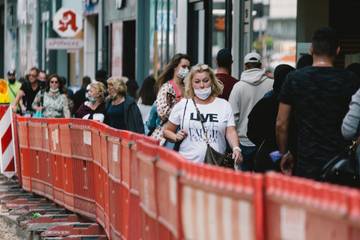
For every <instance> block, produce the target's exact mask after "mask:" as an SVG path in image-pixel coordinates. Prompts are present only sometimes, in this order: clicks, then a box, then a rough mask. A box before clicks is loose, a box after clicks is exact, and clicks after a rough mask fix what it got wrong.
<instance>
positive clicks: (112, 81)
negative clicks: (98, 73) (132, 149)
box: [105, 77, 144, 133]
mask: <svg viewBox="0 0 360 240" xmlns="http://www.w3.org/2000/svg"><path fill="white" fill-rule="evenodd" d="M126 82H127V78H126V77H111V78H109V79H108V80H107V85H108V92H109V96H108V97H107V101H106V106H105V123H106V124H107V125H109V126H111V127H113V128H117V129H122V130H128V131H132V132H137V133H144V124H143V120H142V117H141V112H140V110H139V107H138V106H137V104H136V102H135V100H134V99H133V98H132V97H130V96H128V95H127V94H126V91H127V87H126Z"/></svg>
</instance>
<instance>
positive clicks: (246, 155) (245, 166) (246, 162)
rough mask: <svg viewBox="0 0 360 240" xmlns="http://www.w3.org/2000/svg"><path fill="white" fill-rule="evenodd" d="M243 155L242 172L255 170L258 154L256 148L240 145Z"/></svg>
mask: <svg viewBox="0 0 360 240" xmlns="http://www.w3.org/2000/svg"><path fill="white" fill-rule="evenodd" d="M240 148H241V154H242V156H243V162H242V164H241V166H240V167H241V170H242V171H253V170H254V157H255V154H256V146H253V147H248V146H244V145H241V144H240Z"/></svg>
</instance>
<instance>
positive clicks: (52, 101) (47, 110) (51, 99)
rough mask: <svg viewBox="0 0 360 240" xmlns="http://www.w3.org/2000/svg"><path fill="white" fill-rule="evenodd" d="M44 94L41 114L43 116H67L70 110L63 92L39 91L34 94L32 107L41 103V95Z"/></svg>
mask: <svg viewBox="0 0 360 240" xmlns="http://www.w3.org/2000/svg"><path fill="white" fill-rule="evenodd" d="M42 94H43V95H44V97H43V102H42V106H43V107H44V108H43V112H42V113H43V116H44V117H45V118H63V117H66V118H69V117H70V110H69V102H68V99H67V96H66V95H65V94H60V93H55V94H53V93H50V92H46V91H45V92H43V93H42V92H41V91H39V92H38V93H37V94H36V97H35V99H34V102H33V104H32V107H33V108H34V107H35V106H40V105H41V103H40V101H41V95H42Z"/></svg>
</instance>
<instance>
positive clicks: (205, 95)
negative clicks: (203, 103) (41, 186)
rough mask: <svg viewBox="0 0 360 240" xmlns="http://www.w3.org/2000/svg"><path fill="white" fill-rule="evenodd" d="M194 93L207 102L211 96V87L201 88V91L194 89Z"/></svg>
mask: <svg viewBox="0 0 360 240" xmlns="http://www.w3.org/2000/svg"><path fill="white" fill-rule="evenodd" d="M194 93H195V96H197V97H198V98H200V99H201V100H205V99H207V98H208V97H209V96H210V94H211V87H208V88H203V89H201V88H199V89H194Z"/></svg>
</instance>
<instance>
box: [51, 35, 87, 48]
mask: <svg viewBox="0 0 360 240" xmlns="http://www.w3.org/2000/svg"><path fill="white" fill-rule="evenodd" d="M83 46H84V41H83V40H81V39H69V38H48V39H46V49H48V50H52V49H60V50H61V49H63V50H78V49H80V48H83Z"/></svg>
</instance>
